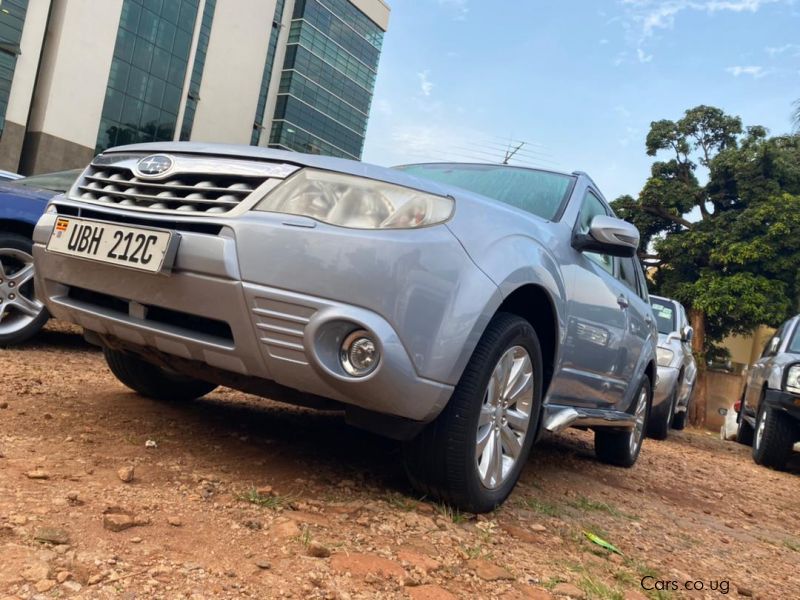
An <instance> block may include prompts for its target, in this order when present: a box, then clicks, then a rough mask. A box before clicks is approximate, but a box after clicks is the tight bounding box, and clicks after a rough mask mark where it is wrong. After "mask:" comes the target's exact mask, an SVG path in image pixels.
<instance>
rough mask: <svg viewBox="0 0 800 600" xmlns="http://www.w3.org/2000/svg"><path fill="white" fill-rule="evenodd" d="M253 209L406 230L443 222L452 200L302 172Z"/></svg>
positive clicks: (355, 179)
mask: <svg viewBox="0 0 800 600" xmlns="http://www.w3.org/2000/svg"><path fill="white" fill-rule="evenodd" d="M255 210H261V211H267V212H278V213H287V214H292V215H300V216H304V217H310V218H312V219H316V220H318V221H322V222H324V223H330V224H331V225H339V226H341V227H353V228H356V229H410V228H414V227H425V226H428V225H435V224H437V223H442V222H444V221H446V220H447V219H449V218H450V215H451V214H452V213H453V200H452V198H446V197H444V196H435V195H433V194H426V193H425V192H419V191H417V190H413V189H411V188H406V187H402V186H399V185H393V184H391V183H383V182H381V181H375V180H372V179H364V178H363V177H353V176H350V175H341V174H339V173H330V172H328V171H316V170H313V169H303V170H302V171H300V172H299V173H297V174H296V175H294V176H293V177H291V178H289V179H287V180H286V181H285V182H284V183H283V184H281V185H279V186H278V187H277V188H275V189H274V190H273V191H272V192H270V194H269V195H267V197H266V198H264V199H263V200H262V201H261V202H259V203H258V205H257V206H256V207H255Z"/></svg>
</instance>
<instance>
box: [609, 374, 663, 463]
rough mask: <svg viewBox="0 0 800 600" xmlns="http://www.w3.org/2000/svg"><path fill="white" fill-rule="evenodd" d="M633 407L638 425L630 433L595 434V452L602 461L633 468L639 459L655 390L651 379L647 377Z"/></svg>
mask: <svg viewBox="0 0 800 600" xmlns="http://www.w3.org/2000/svg"><path fill="white" fill-rule="evenodd" d="M635 398H636V400H635V401H634V402H633V403H632V405H631V408H630V410H631V414H633V415H635V416H636V424H635V426H634V427H633V428H632V429H630V430H629V431H615V430H610V429H597V430H596V431H595V433H594V451H595V454H596V455H597V458H598V459H600V461H602V462H604V463H607V464H610V465H615V466H617V467H626V468H627V467H632V466H633V465H634V464H635V463H636V459H637V458H639V453H640V452H641V450H642V443H643V442H644V438H645V431H646V429H647V422H648V417H649V416H650V406H651V402H652V400H653V390H652V388H651V387H650V378H649V377H648V376H647V375H645V376H644V377H643V378H642V383H641V384H640V385H639V389H638V390H637V392H636V396H635Z"/></svg>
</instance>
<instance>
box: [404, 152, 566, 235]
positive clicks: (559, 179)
mask: <svg viewBox="0 0 800 600" xmlns="http://www.w3.org/2000/svg"><path fill="white" fill-rule="evenodd" d="M397 168H398V169H400V170H402V171H405V172H406V173H409V174H410V175H415V176H417V177H422V178H424V179H432V180H433V181H437V182H439V183H445V184H447V185H453V186H456V187H460V188H463V189H465V190H469V191H470V192H475V193H476V194H481V195H482V196H486V197H488V198H493V199H495V200H499V201H500V202H503V203H504V204H510V205H511V206H515V207H516V208H521V209H522V210H524V211H527V212H529V213H533V214H534V215H537V216H539V217H542V218H543V219H547V220H548V221H552V220H553V219H554V218H555V217H556V215H558V213H559V212H560V210H561V207H562V205H563V204H564V202H565V201H566V199H567V196H568V194H569V192H570V190H571V189H572V183H573V181H574V180H575V178H574V177H572V176H570V175H563V174H561V173H551V172H549V171H537V170H535V169H524V168H520V167H510V166H507V165H472V164H459V163H455V164H444V163H434V164H422V165H406V166H402V167H397Z"/></svg>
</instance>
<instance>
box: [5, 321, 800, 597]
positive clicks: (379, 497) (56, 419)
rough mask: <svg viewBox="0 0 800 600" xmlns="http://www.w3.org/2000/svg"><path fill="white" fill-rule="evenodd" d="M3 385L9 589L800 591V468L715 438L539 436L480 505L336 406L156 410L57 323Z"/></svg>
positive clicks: (527, 593) (191, 592)
mask: <svg viewBox="0 0 800 600" xmlns="http://www.w3.org/2000/svg"><path fill="white" fill-rule="evenodd" d="M0 381H1V382H2V384H1V385H0V598H4V597H6V596H8V597H9V598H118V597H121V598H128V599H132V598H240V597H245V598H338V599H346V598H352V599H356V598H377V597H379V598H411V599H412V600H430V599H433V600H435V599H447V598H504V599H514V598H519V599H524V598H534V599H545V598H551V597H555V598H559V597H573V598H625V599H628V600H634V599H637V598H643V597H652V598H667V597H673V598H677V597H688V598H718V597H720V596H728V597H740V596H752V597H758V598H790V597H798V595H799V594H800V592H799V591H798V590H800V575H799V574H798V570H797V564H798V560H799V559H800V520H798V518H797V515H798V514H799V513H800V494H799V493H798V491H800V479H798V474H800V462H798V461H795V464H793V465H792V468H791V469H790V472H788V473H778V472H774V471H770V470H767V469H764V468H761V467H757V466H756V465H755V464H754V463H753V462H752V460H751V458H750V455H749V448H745V447H743V446H740V445H738V444H735V443H732V442H721V441H720V440H718V439H716V437H715V436H713V435H712V434H710V433H706V432H700V431H686V432H682V433H676V434H675V435H672V436H671V437H670V439H669V440H668V441H666V442H657V441H653V440H647V441H646V442H645V446H644V449H643V450H642V455H641V458H640V459H639V462H638V464H637V465H636V466H635V467H634V468H633V469H629V470H625V469H618V468H613V467H609V466H605V465H601V464H599V463H598V462H597V461H596V460H595V459H594V457H593V453H592V444H591V434H590V433H584V432H569V433H566V434H561V435H558V436H553V437H550V438H548V439H546V440H544V441H543V443H542V444H540V445H539V446H537V447H536V448H535V449H534V455H533V457H532V458H531V460H530V462H529V464H528V465H527V467H526V469H525V472H524V474H523V476H522V480H521V482H520V484H519V485H518V487H517V489H516V491H515V492H514V494H513V495H512V496H511V498H510V499H509V501H508V502H507V503H506V504H505V506H503V507H502V508H500V509H499V510H497V511H495V512H494V513H492V514H489V515H482V516H479V517H476V516H475V515H470V514H463V513H460V512H458V511H454V510H452V509H451V508H449V507H447V506H442V505H438V504H436V503H433V502H429V501H426V500H424V499H419V498H418V497H417V496H415V495H414V492H413V491H412V490H411V489H410V487H409V486H408V484H407V483H406V481H405V478H404V475H403V471H402V467H401V465H400V460H399V451H398V447H397V445H396V444H395V443H393V442H389V441H386V440H383V439H380V438H378V437H375V436H372V435H369V434H366V433H363V432H361V431H358V430H355V429H351V428H349V427H347V426H346V425H345V424H344V423H343V420H342V418H341V416H339V415H337V414H332V413H315V412H312V411H306V410H299V409H295V408H289V407H286V406H283V405H279V404H275V403H271V402H266V401H263V400H259V399H257V398H253V397H250V396H247V395H244V394H241V393H238V392H233V391H230V390H227V389H220V390H217V391H216V392H215V393H213V394H211V395H209V396H208V397H207V398H205V399H203V400H200V401H196V402H192V403H186V404H165V403H159V402H155V401H152V400H148V399H145V398H142V397H140V396H137V395H136V394H134V393H132V392H130V391H128V390H127V389H125V388H124V387H123V386H122V385H121V384H119V383H118V382H117V381H116V380H115V379H114V378H113V377H112V376H111V375H110V373H109V372H108V371H107V370H106V368H105V363H104V362H103V359H102V355H101V354H100V353H99V352H98V351H97V350H95V349H93V348H91V347H90V346H87V345H86V344H85V343H83V341H82V339H81V337H80V335H79V333H78V331H77V330H75V329H71V328H69V327H66V326H63V325H58V324H51V325H49V326H48V330H47V331H45V332H44V334H43V335H41V336H40V337H39V338H37V339H36V341H35V342H33V343H31V344H29V345H27V346H25V347H22V348H18V349H14V350H0ZM131 471H132V472H131ZM125 480H129V481H125ZM586 533H593V534H595V535H598V536H600V537H601V538H602V539H604V540H606V541H608V542H610V543H612V544H614V545H615V546H616V547H617V548H618V549H619V551H620V552H621V554H616V553H613V552H609V551H607V550H604V549H603V548H601V547H600V546H598V545H596V544H594V543H592V542H591V541H590V540H589V539H588V538H587V536H586ZM643 579H644V584H645V586H646V587H650V588H654V587H664V585H666V587H667V589H668V590H670V591H668V592H666V593H665V592H660V591H657V590H655V589H654V590H651V591H648V590H645V589H643V587H642V585H641V583H642V580H643ZM658 581H661V582H667V583H665V584H657V583H656V582H658ZM673 581H674V582H676V583H675V587H677V588H678V589H677V591H672V587H673V586H672V583H670V582H673ZM686 582H690V586H695V587H697V586H703V588H704V589H703V591H695V590H694V589H693V590H692V591H687V590H685V585H686ZM725 592H727V594H725Z"/></svg>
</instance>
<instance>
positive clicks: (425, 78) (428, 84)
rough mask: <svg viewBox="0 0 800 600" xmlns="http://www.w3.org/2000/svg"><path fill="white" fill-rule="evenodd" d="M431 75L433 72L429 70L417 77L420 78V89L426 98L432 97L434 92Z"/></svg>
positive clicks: (418, 74)
mask: <svg viewBox="0 0 800 600" xmlns="http://www.w3.org/2000/svg"><path fill="white" fill-rule="evenodd" d="M430 74H431V72H430V70H429V69H425V70H424V71H422V72H421V73H417V77H419V89H420V92H422V95H423V96H425V97H428V96H430V95H431V93H432V92H433V82H432V81H431V80H430Z"/></svg>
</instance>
